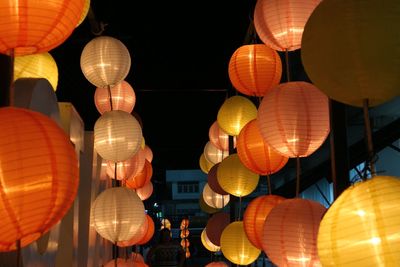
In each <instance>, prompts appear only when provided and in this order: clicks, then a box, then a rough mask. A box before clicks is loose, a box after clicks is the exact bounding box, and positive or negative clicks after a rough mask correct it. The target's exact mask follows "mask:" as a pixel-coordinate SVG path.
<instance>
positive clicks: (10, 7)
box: [0, 0, 84, 56]
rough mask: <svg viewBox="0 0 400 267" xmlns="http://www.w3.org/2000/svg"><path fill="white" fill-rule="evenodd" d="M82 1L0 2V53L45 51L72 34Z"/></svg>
mask: <svg viewBox="0 0 400 267" xmlns="http://www.w3.org/2000/svg"><path fill="white" fill-rule="evenodd" d="M83 5H84V0H74V1H67V0H58V1H51V2H49V1H46V0H39V1H1V3H0V10H2V13H1V17H2V21H1V23H0V25H1V26H0V33H1V34H0V53H2V54H10V51H11V50H12V49H14V55H16V56H21V55H30V54H39V53H43V52H48V51H50V50H52V49H53V48H55V47H57V46H59V45H60V44H62V43H63V42H64V41H65V40H66V39H67V38H68V37H69V36H70V35H71V33H72V32H73V30H74V29H75V25H76V24H77V23H78V21H79V18H80V15H81V14H82V10H83Z"/></svg>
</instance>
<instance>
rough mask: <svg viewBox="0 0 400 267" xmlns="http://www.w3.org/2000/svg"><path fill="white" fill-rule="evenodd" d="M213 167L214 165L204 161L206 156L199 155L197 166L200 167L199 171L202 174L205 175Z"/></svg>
mask: <svg viewBox="0 0 400 267" xmlns="http://www.w3.org/2000/svg"><path fill="white" fill-rule="evenodd" d="M213 165H214V163H212V162H210V161H208V160H207V159H206V156H204V152H203V153H201V155H200V158H199V166H200V169H201V170H202V172H204V173H206V174H207V173H208V172H209V171H210V169H211V167H212V166H213Z"/></svg>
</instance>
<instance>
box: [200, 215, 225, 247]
mask: <svg viewBox="0 0 400 267" xmlns="http://www.w3.org/2000/svg"><path fill="white" fill-rule="evenodd" d="M230 219H231V218H230V214H229V213H226V212H217V213H214V214H213V215H212V216H211V217H210V218H209V219H208V221H207V225H206V234H207V237H208V239H209V240H210V241H211V243H213V244H215V245H217V246H220V245H221V234H222V231H223V230H224V229H225V227H226V226H228V224H229V223H230Z"/></svg>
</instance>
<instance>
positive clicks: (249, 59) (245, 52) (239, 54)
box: [228, 44, 282, 97]
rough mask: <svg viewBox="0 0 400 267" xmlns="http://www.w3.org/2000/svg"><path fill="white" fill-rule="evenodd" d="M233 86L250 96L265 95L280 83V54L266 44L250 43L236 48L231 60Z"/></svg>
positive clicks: (230, 76) (230, 74)
mask: <svg viewBox="0 0 400 267" xmlns="http://www.w3.org/2000/svg"><path fill="white" fill-rule="evenodd" d="M228 73H229V79H230V80H231V83H232V85H233V87H235V88H236V90H238V91H239V92H241V93H242V94H245V95H248V96H259V97H263V96H264V95H265V93H266V92H267V91H268V90H270V89H271V88H273V87H274V86H276V85H278V84H279V82H280V80H281V76H282V62H281V58H280V57H279V54H278V53H277V52H276V51H275V50H274V49H272V48H270V47H268V46H266V45H265V44H248V45H243V46H241V47H239V48H238V49H236V51H235V52H234V53H233V55H232V56H231V59H230V61H229V68H228Z"/></svg>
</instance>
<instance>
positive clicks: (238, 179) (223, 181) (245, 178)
mask: <svg viewBox="0 0 400 267" xmlns="http://www.w3.org/2000/svg"><path fill="white" fill-rule="evenodd" d="M217 179H218V183H219V185H220V186H221V188H222V189H223V190H224V191H225V192H228V193H229V194H231V195H234V196H237V197H244V196H247V195H249V194H250V193H252V192H253V191H254V190H255V189H256V187H257V185H258V181H259V179H260V176H259V175H258V174H257V173H254V172H252V171H251V170H249V169H248V168H246V166H244V165H243V164H242V162H241V161H240V159H239V156H238V154H237V153H234V154H231V155H229V156H228V157H227V158H226V159H224V160H223V161H222V162H221V163H220V164H219V166H218V170H217Z"/></svg>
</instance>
